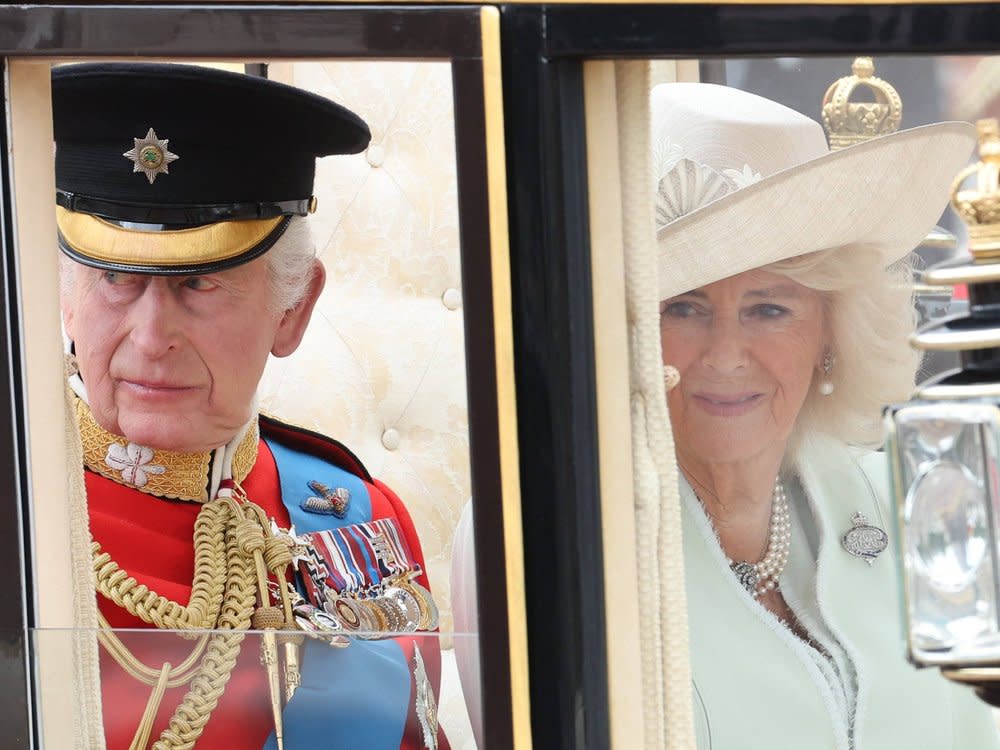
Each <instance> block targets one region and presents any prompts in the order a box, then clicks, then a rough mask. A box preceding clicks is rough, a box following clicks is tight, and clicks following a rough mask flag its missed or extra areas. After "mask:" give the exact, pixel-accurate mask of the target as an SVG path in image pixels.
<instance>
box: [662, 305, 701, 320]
mask: <svg viewBox="0 0 1000 750" xmlns="http://www.w3.org/2000/svg"><path fill="white" fill-rule="evenodd" d="M697 314H698V308H696V307H695V306H694V305H692V304H691V303H690V302H668V303H667V304H665V305H664V306H663V308H662V309H661V310H660V317H661V318H690V317H692V316H694V315H697Z"/></svg>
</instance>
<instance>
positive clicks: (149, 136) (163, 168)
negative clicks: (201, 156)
mask: <svg viewBox="0 0 1000 750" xmlns="http://www.w3.org/2000/svg"><path fill="white" fill-rule="evenodd" d="M132 140H133V141H135V145H134V146H133V147H132V149H131V150H129V151H126V152H125V153H124V154H122V156H124V157H125V158H126V159H129V160H131V162H132V165H133V166H132V171H133V172H142V173H143V174H145V175H146V179H147V180H149V184H150V185H152V184H153V182H154V181H155V180H156V176H157V175H161V174H170V170H169V169H168V165H169V164H170V162H172V161H177V160H178V159H179V158H180V157H179V156H178V155H177V154H172V153H170V152H169V151H168V150H167V144H168V143H169V142H170V141H169V139H167V138H157V136H156V131H155V130H153V129H152V128H150V129H149V132H148V133H146V137H145V138H133V139H132Z"/></svg>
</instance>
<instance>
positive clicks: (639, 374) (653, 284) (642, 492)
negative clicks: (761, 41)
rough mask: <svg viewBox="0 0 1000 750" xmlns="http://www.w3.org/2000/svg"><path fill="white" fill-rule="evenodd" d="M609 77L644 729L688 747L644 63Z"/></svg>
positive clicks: (653, 742)
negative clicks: (615, 126) (613, 91)
mask: <svg viewBox="0 0 1000 750" xmlns="http://www.w3.org/2000/svg"><path fill="white" fill-rule="evenodd" d="M615 83H616V88H617V92H618V123H619V138H620V140H619V152H620V155H621V160H620V165H621V167H620V168H621V185H622V204H623V205H622V214H623V227H622V234H623V238H624V244H625V277H626V278H625V283H626V299H627V307H628V310H627V313H628V324H629V343H630V347H631V352H630V358H631V377H632V430H633V433H632V447H633V455H634V465H635V477H634V479H635V504H636V536H637V539H636V547H637V551H638V557H639V560H640V563H642V565H641V566H640V567H641V569H642V570H643V571H644V573H643V575H642V576H640V579H639V583H638V588H639V607H640V623H641V626H642V630H641V632H642V640H641V643H640V648H641V650H642V663H643V674H642V679H643V693H644V695H645V696H646V699H645V705H644V707H643V708H644V711H643V714H644V722H645V737H646V746H647V747H648V748H651V749H655V750H661V748H666V749H667V750H682V749H683V750H689V749H690V748H693V747H694V746H695V737H694V723H693V719H692V704H691V667H690V663H689V660H688V631H687V600H686V598H685V591H684V559H683V547H682V543H681V517H680V499H679V495H678V489H677V465H676V462H675V459H674V443H673V435H672V434H671V431H670V421H669V419H668V416H667V405H666V396H665V389H664V370H663V364H662V353H661V349H660V327H659V300H658V299H657V289H658V286H657V262H656V260H657V259H656V254H657V247H656V242H655V228H654V224H653V184H654V183H653V178H652V170H651V166H650V154H651V150H650V137H649V132H650V118H649V94H650V75H649V63H648V62H639V61H622V62H617V63H615ZM668 719H669V721H668Z"/></svg>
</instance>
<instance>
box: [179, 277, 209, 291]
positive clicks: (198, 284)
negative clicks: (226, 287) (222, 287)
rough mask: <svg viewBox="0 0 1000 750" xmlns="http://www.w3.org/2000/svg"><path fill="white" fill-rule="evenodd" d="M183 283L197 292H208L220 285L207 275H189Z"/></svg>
mask: <svg viewBox="0 0 1000 750" xmlns="http://www.w3.org/2000/svg"><path fill="white" fill-rule="evenodd" d="M182 283H183V286H185V287H187V288H188V289H193V290H194V291H196V292H207V291H208V290H210V289H215V287H216V286H218V284H216V283H215V282H214V281H212V280H211V279H209V278H207V277H205V276H188V277H187V278H186V279H184V281H183V282H182Z"/></svg>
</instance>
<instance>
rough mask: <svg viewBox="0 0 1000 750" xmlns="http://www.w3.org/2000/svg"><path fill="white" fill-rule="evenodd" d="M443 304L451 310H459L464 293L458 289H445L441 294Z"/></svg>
mask: <svg viewBox="0 0 1000 750" xmlns="http://www.w3.org/2000/svg"><path fill="white" fill-rule="evenodd" d="M441 304H443V305H444V306H445V307H447V308H448V309H449V310H457V309H458V308H459V307H460V306H461V304H462V293H461V292H459V291H458V290H457V289H445V291H444V294H442V295H441Z"/></svg>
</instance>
